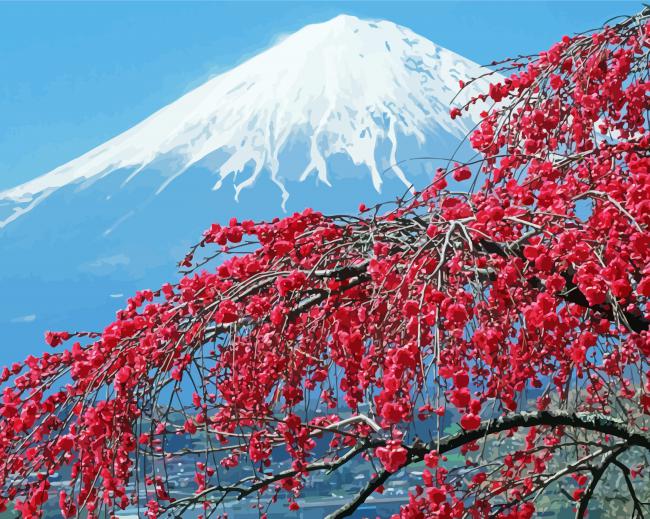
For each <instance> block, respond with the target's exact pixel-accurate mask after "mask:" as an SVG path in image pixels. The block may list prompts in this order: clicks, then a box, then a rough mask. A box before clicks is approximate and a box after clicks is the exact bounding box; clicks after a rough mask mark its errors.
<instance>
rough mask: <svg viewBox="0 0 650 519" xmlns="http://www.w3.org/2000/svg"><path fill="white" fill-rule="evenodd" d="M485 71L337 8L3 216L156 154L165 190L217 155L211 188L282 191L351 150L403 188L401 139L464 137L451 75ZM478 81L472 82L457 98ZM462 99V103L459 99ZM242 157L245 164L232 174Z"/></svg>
mask: <svg viewBox="0 0 650 519" xmlns="http://www.w3.org/2000/svg"><path fill="white" fill-rule="evenodd" d="M483 72H484V71H483V70H482V69H481V68H480V67H479V66H477V65H476V64H475V63H472V62H471V61H469V60H467V59H464V58H462V57H461V56H459V55H458V54H455V53H453V52H451V51H449V50H447V49H444V48H442V47H439V46H437V45H435V44H434V43H432V42H431V41H429V40H427V39H425V38H422V37H420V36H418V35H417V34H415V33H414V32H412V31H411V30H409V29H407V28H404V27H400V26H399V25H396V24H394V23H391V22H387V21H377V22H368V21H365V20H360V19H358V18H356V17H353V16H347V15H341V16H337V17H336V18H334V19H332V20H330V21H328V22H325V23H320V24H314V25H308V26H306V27H304V28H303V29H301V30H299V31H298V32H296V33H294V34H293V35H291V36H289V37H287V38H286V39H285V40H284V41H282V42H281V43H279V44H277V45H275V46H274V47H272V48H270V49H269V50H267V51H265V52H262V53H260V54H258V55H257V56H255V57H254V58H252V59H250V60H248V61H246V62H245V63H243V64H241V65H239V66H238V67H236V68H234V69H232V70H230V71H228V72H226V73H224V74H221V75H219V76H216V77H214V78H212V79H210V80H209V81H207V82H206V83H204V84H203V85H201V86H200V87H198V88H196V89H194V90H192V91H191V92H189V93H188V94H186V95H184V96H183V97H181V98H180V99H178V100H177V101H176V102H174V103H172V104H170V105H168V106H166V107H164V108H162V109H161V110H159V111H158V112H156V113H154V114H153V115H152V116H150V117H148V118H147V119H145V120H144V121H142V122H141V123H140V124H138V125H136V126H134V127H133V128H131V129H130V130H127V131H125V132H124V133H122V134H121V135H118V136H117V137H115V138H114V139H111V140H109V141H108V142H106V143H104V144H102V145H101V146H98V147H97V148H95V149H93V150H91V151H89V152H88V153H86V154H84V155H82V156H81V157H79V158H77V159H75V160H72V161H71V162H68V163H67V164H64V165H62V166H60V167H58V168H56V169H55V170H53V171H51V172H50V173H47V174H46V175H43V176H41V177H38V178H36V179H34V180H32V181H30V182H27V183H25V184H22V185H20V186H17V187H15V188H13V189H9V190H7V191H5V192H2V193H0V199H4V200H12V201H15V202H17V203H20V204H24V205H23V206H22V207H23V209H22V210H18V211H17V213H18V214H15V215H10V216H9V217H6V218H5V220H4V221H3V222H2V224H3V225H6V224H7V223H9V221H11V220H13V219H15V218H16V217H17V216H18V215H19V214H22V212H24V211H25V210H28V209H31V207H33V206H35V205H37V204H38V202H39V201H40V200H41V199H43V198H45V197H46V196H48V195H49V194H50V193H52V192H53V191H54V190H56V189H59V188H61V187H63V186H66V185H69V184H71V183H78V182H83V181H88V180H92V179H96V178H100V177H102V176H104V175H107V174H109V173H110V172H111V171H116V170H118V169H122V168H135V169H134V170H133V171H132V173H131V174H130V175H129V177H128V178H127V179H126V182H128V181H129V180H131V179H132V178H133V177H134V176H135V175H138V174H140V173H141V172H142V171H143V170H144V169H145V168H146V167H147V166H149V165H151V164H152V163H154V161H159V160H165V161H166V162H168V163H169V166H168V168H169V169H168V171H167V172H166V173H165V176H166V179H165V180H164V181H163V182H162V183H161V184H160V185H159V186H157V188H156V189H157V191H158V192H160V191H161V190H163V189H165V188H166V187H167V186H168V185H169V184H170V183H171V182H172V181H173V180H174V179H175V178H177V177H178V176H179V175H181V174H183V173H184V172H186V171H187V170H188V168H189V167H190V166H192V165H194V164H197V163H198V162H199V161H201V160H205V159H206V158H207V157H209V156H210V155H212V154H214V153H215V152H223V154H222V160H220V161H218V163H217V164H216V165H215V166H214V171H215V173H216V174H217V180H216V181H215V185H214V188H215V189H218V188H219V187H220V186H221V185H222V183H223V181H224V180H225V179H226V178H227V177H229V176H233V179H234V182H235V185H236V193H237V194H239V192H240V190H241V189H243V188H245V187H249V186H252V185H253V184H254V183H255V181H256V180H257V179H258V177H259V175H260V174H261V172H262V171H264V170H266V171H267V172H268V173H269V175H270V178H271V179H272V180H273V181H274V183H276V184H277V185H278V187H279V188H280V189H281V191H282V193H283V199H285V200H286V198H287V197H288V195H289V194H288V193H287V190H286V185H285V180H286V179H292V180H300V181H303V180H306V179H308V177H309V176H310V175H311V174H314V175H317V177H318V179H319V180H321V181H322V182H324V183H326V184H329V183H330V182H331V179H330V175H328V171H327V165H326V159H327V158H328V157H329V156H331V155H334V154H336V153H342V154H345V155H347V156H348V157H349V158H350V159H351V160H352V162H353V163H354V164H355V165H364V166H366V167H367V169H368V170H369V173H370V176H371V179H372V184H373V186H374V187H375V189H376V190H378V191H379V190H380V188H381V185H382V175H381V173H380V167H379V165H378V163H377V158H376V153H377V149H378V146H379V144H380V143H381V142H382V141H386V143H387V145H388V146H389V152H388V157H386V159H387V160H388V162H390V163H391V164H392V165H393V167H392V170H393V172H394V174H396V175H397V177H398V178H399V179H400V180H401V181H402V182H403V183H404V184H405V185H407V186H408V185H410V182H409V181H408V180H407V178H406V176H405V174H404V172H403V171H402V170H401V168H400V167H399V166H397V165H395V164H396V162H397V150H398V143H399V139H398V136H411V137H414V138H415V139H416V140H417V141H418V143H420V144H423V143H424V142H425V140H426V139H427V138H428V137H429V138H430V137H431V136H435V135H436V134H439V133H442V134H445V133H446V134H450V135H453V136H455V137H461V136H463V135H464V134H465V133H467V131H468V129H469V128H470V127H471V122H472V120H471V118H464V119H463V118H462V119H456V120H455V121H452V120H451V118H450V117H449V108H450V103H451V100H452V98H453V97H454V96H455V95H456V94H457V92H458V89H459V87H458V82H459V80H461V79H465V80H466V79H467V78H468V77H478V76H480V75H481V74H482V73H483ZM484 87H485V84H484V82H478V83H476V84H475V85H474V87H473V88H471V89H468V90H467V91H465V92H463V93H462V97H460V98H459V99H458V101H459V102H462V101H463V100H465V99H467V97H468V95H470V94H472V95H475V94H476V93H479V92H480V91H481V89H482V88H484ZM456 104H458V103H456ZM296 141H302V142H301V143H300V145H301V146H302V147H303V148H304V149H303V150H302V151H303V155H304V157H305V161H304V162H305V164H304V166H303V165H301V167H300V168H293V169H291V170H289V171H287V170H286V169H282V170H281V166H282V164H281V156H282V153H283V151H284V150H286V148H287V145H289V144H291V143H294V142H296ZM247 165H253V169H252V171H251V172H250V174H249V175H248V176H246V177H245V178H236V177H238V175H240V174H241V173H242V172H243V171H244V169H245V168H246V166H247Z"/></svg>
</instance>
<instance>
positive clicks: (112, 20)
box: [0, 1, 641, 189]
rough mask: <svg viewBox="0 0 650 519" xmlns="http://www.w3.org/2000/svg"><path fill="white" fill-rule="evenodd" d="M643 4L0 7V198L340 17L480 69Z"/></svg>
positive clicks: (22, 5)
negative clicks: (388, 26)
mask: <svg viewBox="0 0 650 519" xmlns="http://www.w3.org/2000/svg"><path fill="white" fill-rule="evenodd" d="M640 7H641V3H640V2H623V1H618V2H594V1H590V2H586V1H585V2H560V1H556V2H528V1H518V2H490V1H481V2H469V1H468V2H414V3H409V2H354V3H352V2H309V3H308V2H285V3H281V2H258V3H254V2H231V3H188V2H184V3H169V2H168V3H154V2H144V3H125V2H115V3H94V2H88V3H61V4H59V3H53V2H47V3H25V2H23V3H1V2H0V189H3V188H7V187H10V186H13V185H16V184H18V183H21V182H23V181H25V180H28V179H30V178H33V177H36V176H38V175H40V174H43V173H45V172H47V171H49V170H50V169H52V168H54V167H56V166H58V165H60V164H62V163H64V162H66V161H68V160H70V159H73V158H75V157H76V156H78V155H80V154H82V153H84V152H85V151H88V150H89V149H90V148H92V147H93V146H96V145H98V144H100V143H102V142H104V141H105V140H107V139H108V138H110V137H112V136H114V135H116V134H118V133H120V132H121V131H123V130H126V129H128V128H129V127H131V126H132V125H133V124H135V123H137V122H138V121H140V120H142V119H143V118H144V117H146V116H147V115H149V114H151V113H152V112H154V111H155V110H157V109H158V108H161V107H162V106H164V105H166V104H167V103H169V102H171V101H173V100H175V99H176V98H178V97H179V96H180V95H182V94H183V93H185V92H187V91H188V90H190V89H191V88H193V87H195V86H197V85H199V84H200V83H201V82H203V81H205V80H206V79H207V78H209V77H210V76H213V75H215V74H217V73H219V72H221V71H224V70H227V69H229V68H230V67H232V66H233V65H236V64H238V63H240V62H241V61H243V60H245V59H246V58H247V57H250V56H252V55H254V54H256V53H257V52H259V51H260V50H263V49H265V48H267V47H268V46H269V45H271V44H272V43H273V41H274V40H275V39H277V38H278V37H279V36H281V35H282V34H286V33H290V32H293V31H295V30H297V29H299V28H300V27H302V26H303V25H305V24H307V23H313V22H319V21H324V20H327V19H329V18H331V17H333V16H335V15H337V14H340V13H348V14H353V15H357V16H360V17H367V18H383V19H388V20H391V21H394V22H396V23H399V24H401V25H405V26H407V27H410V28H411V29H413V30H414V31H415V32H417V33H420V34H422V35H423V36H426V37H427V38H429V39H431V40H432V41H434V42H436V43H437V44H439V45H442V46H443V47H447V48H449V49H452V50H454V51H456V52H458V53H460V54H462V55H464V56H466V57H468V58H470V59H473V60H475V61H477V62H479V63H488V62H490V61H492V60H493V59H498V58H503V57H506V56H509V55H513V54H519V53H531V52H536V51H538V50H541V49H543V48H545V47H548V46H549V45H550V44H552V43H553V42H554V41H555V40H557V39H559V38H560V37H561V36H562V35H563V34H567V33H573V32H578V31H583V30H586V29H590V28H593V27H596V26H598V25H600V24H601V22H603V21H604V20H606V19H608V18H610V17H612V16H615V15H619V14H628V13H633V12H635V11H636V10H638V9H640Z"/></svg>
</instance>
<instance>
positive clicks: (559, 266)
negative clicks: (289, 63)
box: [0, 17, 650, 519]
mask: <svg viewBox="0 0 650 519" xmlns="http://www.w3.org/2000/svg"><path fill="white" fill-rule="evenodd" d="M649 38H650V25H648V23H647V21H645V18H643V17H641V18H638V17H637V18H634V19H629V20H626V21H625V22H622V23H621V24H619V25H617V26H614V27H611V28H605V29H604V30H602V31H599V32H596V33H594V34H593V35H583V36H577V37H574V38H564V39H563V40H562V41H561V42H559V43H558V44H557V45H555V46H554V47H552V48H551V49H550V50H549V51H548V52H546V53H542V54H541V55H539V56H537V57H535V58H531V59H530V60H529V61H528V62H525V63H523V62H521V61H515V62H512V63H510V64H509V65H507V66H510V67H512V68H513V69H514V70H513V73H512V75H510V76H509V77H507V78H506V79H505V80H503V81H501V82H498V83H495V84H494V85H492V87H491V88H490V90H489V92H488V93H486V95H485V96H483V98H482V99H476V100H472V101H471V103H472V104H473V103H479V102H482V101H487V100H492V101H493V102H494V103H496V104H495V105H494V106H493V108H492V109H491V110H489V111H487V112H486V113H485V114H484V118H483V122H482V124H481V125H480V127H479V128H478V129H477V130H476V131H475V132H474V133H473V134H472V136H471V141H472V144H473V145H474V147H475V148H476V149H477V150H478V151H480V152H481V153H482V154H483V155H484V160H483V161H482V162H481V164H480V165H479V166H474V165H465V164H461V163H459V164H457V165H455V166H454V167H453V168H450V169H449V170H445V169H441V170H438V172H437V173H436V176H435V178H434V181H433V183H432V184H431V185H430V186H429V188H427V189H426V190H425V191H424V192H422V193H417V194H416V195H414V196H412V197H410V198H407V199H402V200H399V201H398V202H397V203H396V204H394V205H383V206H378V207H376V208H373V210H371V209H369V208H366V207H365V206H362V207H360V214H359V215H356V216H341V217H326V216H324V215H322V214H320V213H318V212H314V211H311V210H305V211H303V212H302V213H296V214H294V215H292V216H289V217H286V218H283V219H276V220H274V221H271V222H252V221H243V222H239V221H237V220H234V219H233V220H231V221H230V222H229V224H228V225H223V226H222V225H218V224H214V225H212V227H211V228H210V229H208V230H207V231H206V232H205V234H204V236H203V239H202V240H201V242H200V243H199V244H197V246H195V247H194V248H193V249H192V250H191V251H190V253H189V254H188V256H187V257H186V258H185V259H184V260H183V262H182V267H183V268H184V269H186V272H185V275H184V276H183V277H182V279H180V281H179V282H178V283H175V284H173V285H172V284H167V285H165V286H163V287H161V288H160V289H159V290H156V291H151V290H144V291H142V292H139V293H137V294H136V295H135V296H134V297H133V298H131V299H130V300H129V301H128V303H127V305H126V307H125V308H124V309H123V310H122V311H120V312H119V313H118V315H117V317H116V319H115V321H114V322H112V323H111V324H109V325H108V326H107V327H106V328H105V329H104V330H103V331H102V332H101V333H99V334H84V333H65V332H63V333H48V334H47V336H46V339H47V342H48V343H49V344H50V345H51V346H52V347H56V348H58V347H60V345H61V344H62V343H69V342H72V344H71V346H70V347H69V348H68V349H60V348H59V349H55V350H53V351H54V353H49V352H48V353H45V354H43V355H42V356H41V357H39V358H34V357H30V358H28V359H27V360H26V361H25V362H24V363H22V364H16V365H14V366H12V367H10V368H5V369H4V371H3V372H2V374H1V375H0V381H1V382H2V383H3V384H4V389H3V392H2V404H1V405H0V507H4V506H6V505H7V504H8V503H10V502H11V503H13V506H14V509H15V510H17V511H19V512H20V513H21V514H22V516H23V517H26V518H29V517H40V516H42V513H43V512H42V511H43V506H44V504H45V503H46V502H47V501H48V500H50V499H53V498H54V497H55V496H54V494H55V492H54V491H53V490H52V488H51V477H52V475H53V474H54V473H56V472H60V473H64V474H66V475H67V476H68V477H69V479H70V481H71V483H70V485H69V486H67V487H66V488H65V489H64V490H61V491H60V493H59V494H58V506H59V508H60V510H61V513H62V514H63V516H64V517H74V516H76V515H77V514H79V513H81V512H82V511H83V513H84V514H88V516H89V517H99V516H102V514H104V513H105V512H108V513H113V512H114V511H116V510H119V509H124V508H126V507H127V506H130V505H138V506H142V507H143V508H145V509H146V510H147V516H148V517H152V518H153V517H158V516H161V515H163V514H165V513H167V512H170V513H175V514H176V513H179V511H180V512H182V511H183V510H184V509H186V507H188V506H193V505H195V504H201V505H202V506H203V507H204V509H205V512H206V514H208V513H211V512H213V511H214V509H213V507H216V506H218V504H219V503H220V502H221V500H222V499H224V498H225V497H228V496H229V495H233V496H237V497H239V498H244V497H246V496H248V495H253V494H254V495H258V496H260V497H263V496H266V498H267V499H268V501H269V502H275V500H276V499H277V497H278V495H280V494H284V495H285V496H286V497H287V498H288V501H289V503H290V505H289V508H290V510H297V509H298V508H299V504H298V502H297V501H296V499H297V498H298V497H299V496H300V493H301V490H302V488H303V487H304V485H305V483H306V481H307V480H308V478H309V477H310V475H311V474H312V473H313V472H315V471H319V470H323V471H333V470H336V469H337V468H338V467H340V466H342V465H343V464H344V463H347V462H348V461H349V460H351V459H353V458H359V459H361V458H365V459H366V460H369V461H371V460H372V458H373V457H375V458H376V459H377V461H378V462H379V463H377V464H374V465H373V469H372V470H373V471H375V470H379V472H377V473H376V474H375V475H374V476H372V477H371V478H369V479H370V482H369V483H368V485H369V486H368V487H367V488H368V489H370V490H369V492H368V493H371V492H372V490H381V488H382V487H381V485H382V484H383V482H384V481H386V480H387V479H388V478H389V477H391V475H392V474H394V473H395V472H397V471H399V470H401V469H402V468H403V467H405V466H408V465H409V464H410V463H413V462H418V461H423V462H424V464H425V466H426V469H424V470H423V472H422V484H421V485H419V486H418V487H417V488H416V490H415V491H414V492H412V493H411V494H410V495H409V500H408V503H407V504H406V505H405V506H403V507H402V509H401V512H400V514H401V516H402V517H409V518H420V517H438V518H452V517H466V516H471V517H485V516H488V515H493V516H495V517H499V518H502V519H507V518H521V519H528V518H530V517H531V516H532V515H533V513H534V511H535V508H534V503H533V497H534V496H535V494H536V492H537V491H539V490H540V489H543V488H545V487H546V485H547V484H548V483H547V482H546V481H545V480H544V477H545V476H544V474H545V473H546V470H547V468H548V467H549V466H552V464H553V463H555V460H556V459H560V456H558V454H559V453H563V455H566V450H562V449H563V444H562V438H563V437H564V436H565V435H566V434H567V430H568V429H569V428H568V427H567V426H566V425H565V424H560V423H559V422H558V423H552V421H549V422H548V423H542V422H540V425H538V426H536V427H529V428H528V430H526V432H525V435H524V436H523V437H522V436H521V434H520V435H519V436H517V434H516V427H517V426H516V425H513V426H512V427H510V428H506V427H505V426H504V428H502V429H489V427H491V425H486V424H492V423H497V424H500V423H502V422H499V421H498V420H499V419H501V418H508V417H511V416H513V415H517V413H519V412H521V411H526V410H538V411H540V412H542V411H546V410H548V409H551V408H556V409H559V408H562V409H564V408H566V407H567V406H569V405H570V406H571V408H572V409H573V411H574V412H576V413H591V414H593V415H595V416H596V415H597V416H605V417H612V418H615V419H616V420H617V421H616V423H617V424H619V423H620V424H624V425H625V427H628V428H630V430H634V431H637V432H639V434H641V433H643V431H647V426H648V420H647V415H648V414H649V413H650V370H649V369H648V355H649V354H650V332H649V331H648V318H649V308H648V300H649V297H650V256H649V255H648V250H649V248H650V247H649V245H650V232H649V231H648V226H649V224H650V155H649V153H648V150H650V131H649V128H648V118H647V113H648V109H650V97H649V95H648V93H649V91H650V81H649V80H648V70H647V67H645V66H644V61H643V60H644V58H643V56H646V55H647V53H648V51H649V50H650V39H649ZM504 67H506V65H504ZM459 115H462V113H459V112H458V111H455V112H453V113H452V116H453V117H456V116H459ZM477 167H478V168H480V170H479V169H476V168H477ZM472 176H476V178H480V179H482V180H481V184H480V187H479V188H478V189H477V190H475V191H473V192H468V193H461V194H459V193H455V192H452V191H450V190H448V189H447V181H448V177H449V178H453V179H454V180H455V181H463V180H466V179H468V178H470V177H472ZM224 255H225V259H223V261H222V258H223V256H224ZM530 395H533V396H532V397H531V396H530ZM522 416H523V415H522ZM540 416H547V415H540ZM548 416H551V417H552V415H548ZM576 416H578V415H576ZM579 416H582V415H579ZM504 423H505V422H504ZM513 423H515V422H513ZM517 423H519V422H517ZM581 423H582V422H581ZM451 424H455V425H456V429H455V430H456V432H455V434H456V436H450V437H449V438H448V439H447V440H444V439H441V436H443V435H444V434H445V430H446V428H447V427H448V426H449V425H451ZM522 424H523V425H524V427H526V422H525V421H524V422H522ZM420 425H423V427H420ZM495 427H496V426H495ZM421 430H426V431H428V432H429V433H430V434H431V437H430V438H424V439H423V438H421V437H417V438H416V437H415V436H416V433H417V432H418V431H421ZM612 430H614V431H616V430H617V429H615V428H614V429H612V428H611V427H610V429H608V431H609V432H610V433H611V431H612ZM590 431H591V432H590V433H589V434H587V433H585V432H584V431H583V432H582V433H579V432H575V433H572V434H571V438H572V444H573V445H575V446H576V447H575V449H574V450H572V451H571V452H574V451H575V452H578V453H580V455H579V456H578V457H579V458H580V459H582V458H584V459H591V458H589V456H587V455H588V454H590V453H592V451H593V449H597V448H611V449H623V446H612V445H611V442H612V435H611V434H610V433H608V434H602V435H598V431H599V430H598V428H597V427H596V426H595V425H594V426H593V427H592V428H591V429H590ZM488 433H489V434H493V433H494V434H497V433H498V434H501V433H504V436H505V437H506V438H507V439H508V440H509V442H510V443H508V442H507V441H504V442H503V447H504V448H506V449H509V448H510V450H509V451H507V452H505V453H503V452H502V453H500V454H499V455H498V456H497V460H498V463H497V464H496V465H493V466H492V468H491V469H490V470H489V471H488V470H486V469H485V467H484V466H482V465H481V463H480V462H479V460H478V457H477V456H476V455H475V454H476V453H477V451H479V450H482V448H481V446H480V445H479V442H480V441H486V440H485V439H484V437H483V436H487V435H488ZM621 434H622V433H621ZM639 437H641V436H639ZM179 438H181V439H184V440H186V442H189V444H190V445H199V447H197V448H195V449H194V451H195V452H193V449H192V448H187V447H184V448H177V447H175V445H178V441H179ZM638 441H639V442H640V441H641V440H638ZM484 447H485V445H484ZM452 448H458V449H459V450H460V453H461V455H463V456H465V458H466V464H465V470H467V471H468V472H467V473H468V474H469V477H468V478H458V477H450V470H449V465H448V462H447V461H448V460H447V459H446V458H445V457H444V455H443V450H444V449H448V450H449V449H452ZM626 448H627V447H626ZM615 452H618V451H615ZM324 453H325V454H324ZM198 455H200V456H201V458H200V459H199V458H198V457H197V456H198ZM193 456H194V457H193ZM287 457H288V459H289V464H288V465H287V464H284V465H283V468H282V469H280V468H278V460H279V459H286V458H287ZM183 458H185V459H192V460H195V461H196V464H195V466H196V470H195V474H194V481H195V484H196V488H195V494H194V495H193V496H190V497H187V496H185V497H179V496H177V495H174V491H173V488H171V486H170V485H169V482H168V480H167V479H166V478H165V477H163V474H166V472H167V471H166V468H167V464H168V463H170V462H171V461H175V460H178V459H183ZM592 458H593V456H592ZM576 463H578V462H577V461H576ZM243 464H249V465H250V466H252V467H253V470H254V472H253V474H254V475H253V476H248V477H240V476H236V474H240V473H239V472H238V469H239V468H240V467H241V466H242V465H243ZM571 466H572V467H574V469H575V467H579V466H580V465H575V464H574V465H571ZM287 467H288V468H287ZM495 467H496V468H495ZM576 470H577V469H576ZM230 474H234V475H233V479H234V480H235V481H234V482H233V484H232V485H227V484H225V483H223V481H224V480H227V479H228V477H229V475H230ZM570 474H571V471H567V475H570ZM639 474H640V472H639ZM465 479H466V481H465ZM134 481H139V482H140V484H141V488H138V489H136V490H134V489H133V483H134ZM576 482H577V484H578V486H579V489H582V488H584V486H585V485H586V483H587V481H586V480H584V481H583V480H582V479H579V480H576ZM373 485H374V486H373ZM143 492H144V494H145V495H146V496H147V497H146V499H144V500H143V498H142V495H143ZM219 495H221V496H222V497H221V499H215V496H219ZM468 496H471V497H468ZM583 496H584V493H582V492H577V493H576V494H575V499H576V501H578V502H580V501H581V500H582V499H583ZM259 502H260V503H261V502H262V499H260V501H259ZM255 506H260V514H263V509H264V507H263V506H262V505H261V504H260V505H255Z"/></svg>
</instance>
